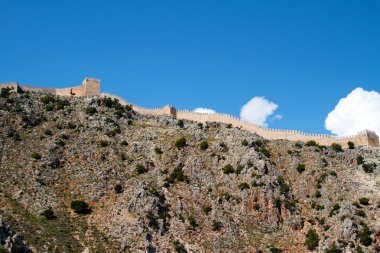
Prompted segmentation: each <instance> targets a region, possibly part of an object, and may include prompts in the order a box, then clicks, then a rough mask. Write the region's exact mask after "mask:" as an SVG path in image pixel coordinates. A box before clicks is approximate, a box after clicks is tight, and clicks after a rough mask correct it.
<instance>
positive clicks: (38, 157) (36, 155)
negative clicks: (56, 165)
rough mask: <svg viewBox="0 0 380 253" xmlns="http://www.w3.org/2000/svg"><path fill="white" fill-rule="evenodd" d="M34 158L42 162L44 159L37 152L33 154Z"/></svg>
mask: <svg viewBox="0 0 380 253" xmlns="http://www.w3.org/2000/svg"><path fill="white" fill-rule="evenodd" d="M32 158H33V159H34V160H40V159H41V158H42V156H41V155H40V154H39V153H37V152H33V153H32Z"/></svg>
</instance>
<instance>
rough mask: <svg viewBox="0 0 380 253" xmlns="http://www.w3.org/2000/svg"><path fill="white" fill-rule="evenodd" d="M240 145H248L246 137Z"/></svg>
mask: <svg viewBox="0 0 380 253" xmlns="http://www.w3.org/2000/svg"><path fill="white" fill-rule="evenodd" d="M241 145H243V146H248V145H249V143H248V141H247V140H246V139H244V140H243V141H242V142H241Z"/></svg>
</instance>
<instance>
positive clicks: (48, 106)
mask: <svg viewBox="0 0 380 253" xmlns="http://www.w3.org/2000/svg"><path fill="white" fill-rule="evenodd" d="M46 111H48V112H52V111H54V106H53V105H47V106H46Z"/></svg>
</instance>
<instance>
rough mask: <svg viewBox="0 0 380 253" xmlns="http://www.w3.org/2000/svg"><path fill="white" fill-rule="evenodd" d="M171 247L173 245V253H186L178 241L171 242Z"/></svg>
mask: <svg viewBox="0 0 380 253" xmlns="http://www.w3.org/2000/svg"><path fill="white" fill-rule="evenodd" d="M173 245H174V250H175V252H177V253H187V250H186V248H185V246H184V245H183V244H182V243H180V242H179V241H178V240H175V241H173Z"/></svg>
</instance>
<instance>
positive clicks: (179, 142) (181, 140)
mask: <svg viewBox="0 0 380 253" xmlns="http://www.w3.org/2000/svg"><path fill="white" fill-rule="evenodd" d="M175 146H176V147H177V148H178V149H181V148H183V147H185V146H186V138H185V137H181V138H179V139H178V140H177V141H176V142H175Z"/></svg>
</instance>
